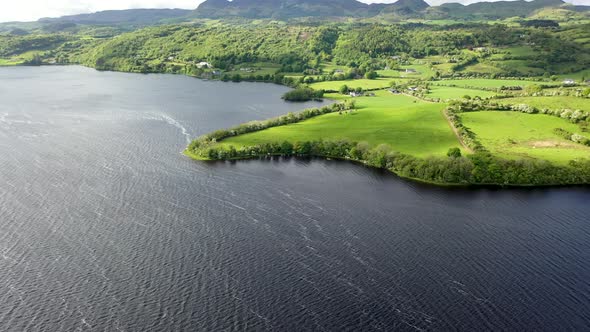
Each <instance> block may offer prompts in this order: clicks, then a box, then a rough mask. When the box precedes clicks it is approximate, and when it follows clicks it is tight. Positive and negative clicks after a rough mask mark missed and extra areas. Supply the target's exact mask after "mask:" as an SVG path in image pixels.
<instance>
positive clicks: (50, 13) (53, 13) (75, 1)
mask: <svg viewBox="0 0 590 332" xmlns="http://www.w3.org/2000/svg"><path fill="white" fill-rule="evenodd" d="M0 1H2V2H5V3H3V4H2V5H1V6H0V7H1V8H0V22H6V21H33V20H37V19H39V18H41V17H57V16H62V15H70V14H79V13H91V12H96V11H100V10H108V9H129V8H185V9H194V8H196V7H197V6H198V4H199V3H200V2H202V1H203V0H100V1H97V0H16V1H10V0H0ZM362 1H363V2H367V3H370V2H386V3H392V2H395V1H396V0H381V1H378V0H362ZM426 1H427V2H429V3H430V4H432V5H438V4H441V3H444V2H461V3H472V2H477V1H478V0H426ZM566 1H568V2H571V3H575V4H578V5H590V0H566Z"/></svg>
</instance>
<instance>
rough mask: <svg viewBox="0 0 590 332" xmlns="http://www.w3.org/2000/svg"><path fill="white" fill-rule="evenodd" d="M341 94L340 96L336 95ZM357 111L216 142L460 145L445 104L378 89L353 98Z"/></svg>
mask: <svg viewBox="0 0 590 332" xmlns="http://www.w3.org/2000/svg"><path fill="white" fill-rule="evenodd" d="M340 98H341V97H340ZM356 100H357V106H358V110H355V111H353V112H352V113H350V114H349V113H344V114H338V113H332V114H326V115H322V116H318V117H315V118H312V119H309V120H306V121H303V122H299V123H295V124H291V125H287V126H280V127H274V128H270V129H266V130H262V131H258V132H254V133H250V134H246V135H241V136H236V137H232V138H229V139H226V140H224V141H222V142H221V144H223V145H225V146H229V145H233V146H235V147H241V146H248V145H255V144H260V143H264V142H278V143H281V142H283V141H285V140H287V141H291V142H297V141H309V140H319V139H324V140H337V139H348V140H350V141H356V142H361V141H366V142H368V143H369V144H370V145H372V146H377V145H379V144H383V143H385V144H389V145H391V146H392V148H393V149H394V150H395V151H399V152H403V153H407V154H411V155H414V156H418V157H426V156H430V155H436V156H444V155H445V154H446V153H447V151H448V149H449V148H451V147H460V143H459V141H458V140H457V138H456V137H455V135H454V134H453V132H452V130H451V129H450V127H449V124H448V123H447V121H446V120H445V119H444V117H443V116H442V114H441V110H442V109H443V108H444V107H445V105H444V104H435V103H427V102H423V101H419V100H416V99H414V98H411V97H407V96H402V95H392V94H390V93H389V92H386V91H379V92H377V95H376V96H375V97H360V98H357V99H356Z"/></svg>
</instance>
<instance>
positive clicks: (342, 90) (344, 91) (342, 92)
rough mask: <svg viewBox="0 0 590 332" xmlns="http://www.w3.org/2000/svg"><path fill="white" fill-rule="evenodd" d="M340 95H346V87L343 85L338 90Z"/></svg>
mask: <svg viewBox="0 0 590 332" xmlns="http://www.w3.org/2000/svg"><path fill="white" fill-rule="evenodd" d="M338 91H339V92H340V93H341V94H343V95H345V94H347V93H348V85H346V84H344V85H343V86H341V87H340V90H338Z"/></svg>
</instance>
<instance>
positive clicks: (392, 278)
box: [0, 67, 590, 331]
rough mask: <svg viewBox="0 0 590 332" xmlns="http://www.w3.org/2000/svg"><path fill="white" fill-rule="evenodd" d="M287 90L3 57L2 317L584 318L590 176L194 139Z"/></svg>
mask: <svg viewBox="0 0 590 332" xmlns="http://www.w3.org/2000/svg"><path fill="white" fill-rule="evenodd" d="M285 91H287V88H285V87H281V86H277V85H271V84H257V83H222V82H206V81H201V80H197V79H193V78H188V77H182V76H173V75H139V74H125V73H110V72H97V71H94V70H92V69H87V68H83V67H37V68H33V67H16V68H0V330H2V331H74V330H80V331H180V330H185V331H220V330H221V331H243V330H268V331H303V330H318V331H322V330H323V331H343V330H363V331H392V330H397V331H448V330H458V331H473V330H478V331H485V330H490V331H492V330H493V331H498V330H506V331H508V330H513V331H523V330H529V331H532V330H535V331H583V330H589V329H590V264H589V262H590V204H589V202H590V190H588V188H587V187H586V188H584V187H578V188H553V189H547V188H545V189H510V190H508V189H504V190H500V189H456V188H455V189H449V188H438V187H433V186H428V185H422V184H417V183H414V182H411V181H406V180H402V179H399V178H397V177H396V176H394V175H392V174H389V173H387V172H382V171H378V170H373V169H368V168H365V167H363V166H360V165H356V164H352V163H347V162H336V161H326V160H321V159H312V160H309V159H286V160H283V159H270V160H250V161H241V162H212V163H207V162H197V161H193V160H190V159H188V158H187V157H185V156H183V155H182V154H181V152H182V150H183V149H184V147H185V146H186V145H187V143H188V142H189V140H190V139H191V138H195V137H197V136H199V135H201V134H204V133H206V132H209V131H212V130H215V129H219V128H225V127H228V126H232V125H236V124H239V123H242V122H245V121H249V120H253V119H264V118H268V117H271V116H276V115H280V114H284V113H287V112H290V111H296V110H299V109H302V108H304V107H310V106H318V105H321V104H319V103H308V104H305V105H302V104H290V103H285V102H283V101H282V100H281V99H280V96H281V94H282V93H284V92H285Z"/></svg>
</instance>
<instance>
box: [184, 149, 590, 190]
mask: <svg viewBox="0 0 590 332" xmlns="http://www.w3.org/2000/svg"><path fill="white" fill-rule="evenodd" d="M182 155H184V156H186V157H188V158H189V159H191V160H194V161H199V162H211V163H213V162H237V161H251V160H260V159H262V158H274V157H279V158H308V159H314V158H317V159H322V160H325V161H336V162H350V163H353V164H355V165H359V166H363V167H367V168H370V169H373V170H380V171H386V172H388V173H389V174H391V175H394V176H396V177H398V178H400V179H402V180H406V181H410V182H414V183H419V184H425V185H429V186H434V187H438V188H463V189H469V188H472V189H481V188H494V189H519V188H520V189H525V188H530V189H533V188H572V187H583V188H590V184H587V183H578V184H498V183H452V182H437V181H429V180H425V179H420V178H416V177H408V176H404V175H401V174H399V173H398V172H396V171H394V170H392V169H388V168H381V167H376V166H373V165H370V164H368V163H366V162H363V161H361V160H355V159H350V158H340V157H327V156H316V155H292V156H285V155H282V154H270V155H269V154H266V155H255V156H251V157H248V158H246V157H236V158H231V159H210V158H205V157H201V156H198V155H197V154H195V153H193V152H191V151H189V150H188V149H185V150H184V151H182Z"/></svg>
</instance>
